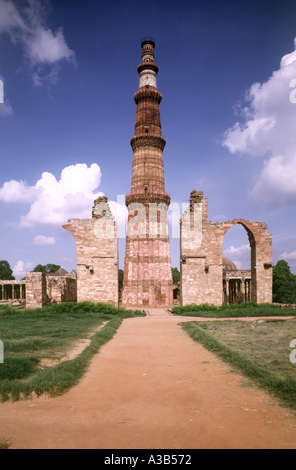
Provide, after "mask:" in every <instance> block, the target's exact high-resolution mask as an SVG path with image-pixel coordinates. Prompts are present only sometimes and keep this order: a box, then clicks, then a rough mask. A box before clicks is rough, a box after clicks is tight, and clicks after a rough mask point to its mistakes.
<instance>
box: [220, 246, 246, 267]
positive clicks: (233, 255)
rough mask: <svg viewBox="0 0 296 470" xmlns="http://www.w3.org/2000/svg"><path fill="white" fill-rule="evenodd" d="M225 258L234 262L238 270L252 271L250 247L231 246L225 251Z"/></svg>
mask: <svg viewBox="0 0 296 470" xmlns="http://www.w3.org/2000/svg"><path fill="white" fill-rule="evenodd" d="M223 256H225V258H228V259H230V260H231V261H233V262H234V264H235V265H236V267H237V269H250V256H251V252H250V245H241V246H239V247H237V248H236V247H234V246H230V247H229V248H226V249H225V250H223Z"/></svg>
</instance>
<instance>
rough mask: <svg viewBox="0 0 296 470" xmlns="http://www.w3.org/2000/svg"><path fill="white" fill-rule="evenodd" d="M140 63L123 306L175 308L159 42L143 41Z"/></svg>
mask: <svg viewBox="0 0 296 470" xmlns="http://www.w3.org/2000/svg"><path fill="white" fill-rule="evenodd" d="M141 47H142V62H141V63H140V65H139V66H138V73H139V75H140V84H139V90H138V91H137V92H136V94H135V96H134V100H135V102H136V105H137V112H136V124H135V135H134V137H133V138H132V140H131V146H132V149H133V152H134V157H133V170H132V184H131V192H130V194H128V195H127V196H126V198H125V202H126V205H127V207H128V212H129V217H128V220H129V223H128V231H127V237H126V251H125V264H124V281H123V292H122V303H123V305H127V306H132V305H137V306H145V305H146V306H165V305H167V306H169V305H173V281H172V272H171V255H170V242H169V235H168V218H167V210H168V206H169V204H170V196H169V194H167V193H166V192H165V186H164V171H163V156H162V151H163V149H164V146H165V140H164V138H163V137H162V132H161V122H160V112H159V104H160V102H161V99H162V95H161V93H159V91H158V90H157V83H156V74H157V72H158V66H157V65H156V64H155V62H154V47H155V42H154V39H153V38H151V37H146V38H144V39H142V42H141Z"/></svg>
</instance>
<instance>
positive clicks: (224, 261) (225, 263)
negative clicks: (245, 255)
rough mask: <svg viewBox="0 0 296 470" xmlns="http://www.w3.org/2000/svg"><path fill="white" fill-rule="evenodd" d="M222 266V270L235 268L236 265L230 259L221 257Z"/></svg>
mask: <svg viewBox="0 0 296 470" xmlns="http://www.w3.org/2000/svg"><path fill="white" fill-rule="evenodd" d="M222 266H223V271H232V270H234V269H235V270H237V267H236V266H235V264H234V263H233V262H232V261H230V259H228V258H224V257H222Z"/></svg>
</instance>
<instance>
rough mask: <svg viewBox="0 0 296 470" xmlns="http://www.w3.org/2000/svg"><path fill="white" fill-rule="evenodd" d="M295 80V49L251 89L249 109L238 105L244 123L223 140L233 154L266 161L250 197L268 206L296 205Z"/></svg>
mask: <svg viewBox="0 0 296 470" xmlns="http://www.w3.org/2000/svg"><path fill="white" fill-rule="evenodd" d="M294 47H295V48H296V38H295V40H294ZM295 79H296V50H294V51H293V52H291V53H289V54H286V55H285V56H284V57H282V59H281V61H280V68H279V69H278V70H276V71H274V72H273V73H272V75H271V76H270V77H269V79H268V80H267V81H266V82H264V83H262V84H260V83H254V84H253V85H252V86H251V88H250V89H249V90H248V92H247V93H246V102H247V103H248V104H247V106H245V107H243V106H242V105H237V106H236V111H237V110H239V112H240V115H241V118H242V122H236V123H235V124H234V126H233V127H231V128H229V129H227V131H226V132H225V134H224V138H223V141H222V145H224V146H225V147H227V148H228V149H229V151H230V152H231V153H237V154H246V155H252V156H254V157H260V156H261V157H264V158H265V161H264V164H263V168H262V170H261V172H260V174H259V176H258V179H257V182H256V184H255V186H254V187H253V188H252V191H251V196H252V197H253V198H254V199H257V200H259V201H261V202H262V203H263V204H267V205H269V204H272V205H274V204H277V205H280V204H286V203H294V202H296V185H295V180H296V133H295V112H296V102H293V97H294V98H295V96H294V95H295V93H296V89H295V86H296V80H295ZM293 81H294V82H293ZM295 101H296V100H295Z"/></svg>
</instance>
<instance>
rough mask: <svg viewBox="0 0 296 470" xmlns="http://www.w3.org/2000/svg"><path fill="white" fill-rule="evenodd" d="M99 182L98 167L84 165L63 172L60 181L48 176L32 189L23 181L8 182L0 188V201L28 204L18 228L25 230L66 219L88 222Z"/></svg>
mask: <svg viewBox="0 0 296 470" xmlns="http://www.w3.org/2000/svg"><path fill="white" fill-rule="evenodd" d="M100 182H101V170H100V167H99V166H98V165H97V164H96V163H94V164H92V165H91V166H90V167H89V168H88V167H87V165H86V164H85V163H81V164H77V165H71V166H68V167H66V168H64V169H63V171H62V173H61V176H60V179H59V180H57V179H56V177H55V176H54V175H53V174H51V173H49V172H44V173H42V177H41V179H40V180H38V181H37V183H36V184H35V186H29V185H28V184H27V183H26V182H24V181H14V180H12V181H9V182H6V183H4V185H3V186H2V188H0V200H3V201H4V202H18V203H22V202H31V207H30V210H29V212H28V213H27V214H26V215H23V216H22V217H21V222H20V225H21V226H22V227H29V226H33V225H37V224H57V225H62V224H64V223H65V222H67V220H68V219H69V218H79V219H83V218H90V217H91V208H92V206H93V203H94V199H96V198H97V197H98V196H99V195H101V196H102V195H103V193H101V192H96V190H97V188H98V186H99V185H100Z"/></svg>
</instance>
